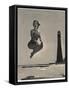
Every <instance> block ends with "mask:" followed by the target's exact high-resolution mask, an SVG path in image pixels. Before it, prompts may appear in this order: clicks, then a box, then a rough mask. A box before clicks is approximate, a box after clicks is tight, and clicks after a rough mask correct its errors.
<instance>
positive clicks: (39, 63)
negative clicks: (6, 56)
mask: <svg viewBox="0 0 69 90" xmlns="http://www.w3.org/2000/svg"><path fill="white" fill-rule="evenodd" d="M17 28H18V30H17V36H18V39H17V44H18V47H17V48H18V53H17V54H18V56H17V57H18V61H17V62H18V63H17V80H18V82H30V81H42V80H44V81H46V80H65V76H66V75H65V74H66V73H65V72H66V71H65V70H66V69H65V62H66V54H65V51H66V48H65V47H66V46H65V45H66V44H65V40H66V38H65V37H66V36H65V35H66V34H65V32H66V30H65V29H66V26H65V10H59V9H55V10H53V9H38V8H37V9H36V8H33V9H32V8H17Z"/></svg>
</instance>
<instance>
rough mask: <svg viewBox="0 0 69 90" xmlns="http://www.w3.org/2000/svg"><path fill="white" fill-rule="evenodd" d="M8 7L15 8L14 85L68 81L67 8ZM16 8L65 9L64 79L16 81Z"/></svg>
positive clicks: (38, 7)
mask: <svg viewBox="0 0 69 90" xmlns="http://www.w3.org/2000/svg"><path fill="white" fill-rule="evenodd" d="M10 7H14V9H15V20H14V22H15V26H14V27H15V30H14V47H15V48H14V54H15V55H14V58H15V60H14V61H15V72H14V73H15V81H14V83H12V84H14V85H23V84H39V83H56V82H67V81H68V75H67V74H68V73H67V71H68V70H67V69H68V68H67V67H68V64H67V63H68V62H67V10H68V8H64V7H45V6H30V5H13V6H10ZM18 8H31V9H48V10H63V11H65V56H66V61H65V79H58V80H46V81H39V80H38V79H37V81H30V82H18V80H17V75H18V74H17V65H18V62H17V60H18V58H17V57H18V55H17V53H18V48H17V47H18V45H17V42H18V35H17V32H18V28H17V21H18V20H17V9H18Z"/></svg>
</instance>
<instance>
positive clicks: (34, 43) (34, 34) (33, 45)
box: [28, 20, 43, 58]
mask: <svg viewBox="0 0 69 90" xmlns="http://www.w3.org/2000/svg"><path fill="white" fill-rule="evenodd" d="M39 26H40V24H39V22H38V21H37V20H34V21H33V27H34V29H32V30H31V33H30V34H31V40H30V42H29V43H28V47H29V48H30V49H33V52H32V53H31V55H30V58H32V56H33V55H34V54H35V53H36V52H38V51H39V50H40V49H41V48H43V42H42V40H41V36H40V33H39V32H38V28H39ZM38 40H39V41H40V44H39V43H38Z"/></svg>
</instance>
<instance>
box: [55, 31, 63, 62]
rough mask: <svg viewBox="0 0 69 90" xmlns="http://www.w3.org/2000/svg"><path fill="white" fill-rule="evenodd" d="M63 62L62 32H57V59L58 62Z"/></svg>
mask: <svg viewBox="0 0 69 90" xmlns="http://www.w3.org/2000/svg"><path fill="white" fill-rule="evenodd" d="M61 63H63V56H62V47H61V32H60V31H58V32H57V60H56V64H61Z"/></svg>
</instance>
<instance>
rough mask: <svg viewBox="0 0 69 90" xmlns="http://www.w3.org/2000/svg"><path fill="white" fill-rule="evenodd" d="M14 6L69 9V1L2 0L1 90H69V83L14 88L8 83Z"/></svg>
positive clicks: (0, 21) (0, 3)
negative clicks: (10, 10)
mask: <svg viewBox="0 0 69 90" xmlns="http://www.w3.org/2000/svg"><path fill="white" fill-rule="evenodd" d="M13 4H22V5H40V6H53V7H67V8H69V0H1V1H0V90H6V89H8V90H9V89H11V90H12V89H16V90H36V89H39V90H42V89H43V90H52V89H53V90H55V89H56V90H59V89H60V90H61V89H62V90H69V82H64V83H48V84H34V85H18V86H14V85H11V84H9V83H8V77H9V76H8V72H9V6H10V5H13Z"/></svg>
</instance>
